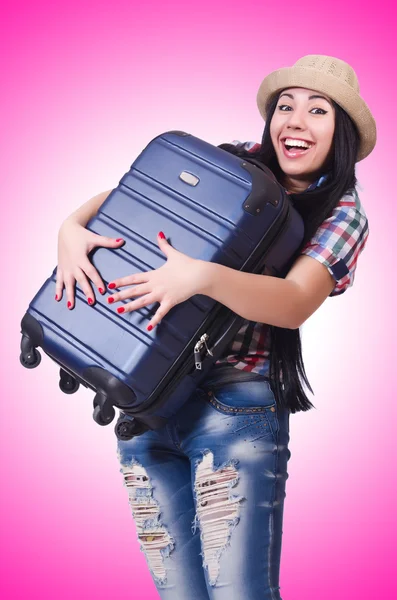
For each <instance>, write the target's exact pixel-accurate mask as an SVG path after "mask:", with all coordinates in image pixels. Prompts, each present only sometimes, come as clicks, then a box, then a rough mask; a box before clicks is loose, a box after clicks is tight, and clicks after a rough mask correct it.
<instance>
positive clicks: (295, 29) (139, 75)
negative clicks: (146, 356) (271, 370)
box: [0, 0, 397, 600]
mask: <svg viewBox="0 0 397 600" xmlns="http://www.w3.org/2000/svg"><path fill="white" fill-rule="evenodd" d="M1 13H2V14H1V19H0V21H1V23H2V32H1V37H0V45H1V57H2V67H1V69H2V73H1V87H2V92H1V133H2V135H1V137H2V142H3V144H2V151H1V165H2V178H1V187H2V192H1V202H2V232H3V233H2V236H1V244H2V253H1V256H2V282H3V292H2V295H1V303H2V307H1V312H0V314H1V332H2V345H1V366H2V371H3V377H2V396H3V398H2V415H1V425H0V427H1V438H0V440H1V458H2V465H1V466H2V493H1V512H0V514H1V521H2V525H1V529H2V531H1V555H2V556H1V562H0V565H1V571H2V573H1V587H2V592H1V596H2V598H7V599H17V598H18V599H19V598H29V599H30V598H40V599H43V600H44V599H47V598H51V599H53V598H57V599H62V600H63V599H69V598H72V597H73V598H78V599H85V600H91V599H95V600H104V599H107V600H108V599H112V598H115V597H121V596H122V597H124V598H134V599H135V598H136V599H139V600H140V599H148V600H149V599H155V598H158V594H157V591H156V589H155V586H154V584H153V582H152V579H151V577H150V574H149V571H148V569H147V567H146V561H145V558H144V555H143V554H142V553H141V552H140V551H139V544H138V541H137V538H136V531H135V525H134V523H133V521H132V517H131V514H130V508H129V505H128V501H127V493H126V490H125V489H124V488H123V486H122V477H121V474H120V473H119V465H118V462H117V458H116V438H115V436H114V432H113V425H114V423H113V424H112V425H110V426H109V427H103V428H102V427H99V426H98V425H96V424H95V423H94V421H93V420H92V416H91V414H92V398H93V394H92V393H91V392H90V391H88V390H86V389H82V390H80V391H79V392H78V393H77V394H75V395H74V396H66V395H64V394H63V393H62V392H61V391H60V390H59V388H58V369H57V367H56V365H55V363H53V362H52V361H51V360H50V359H49V358H48V357H47V356H46V355H44V356H43V359H42V363H41V365H40V366H39V368H38V369H35V370H31V371H30V370H27V369H24V368H22V366H21V365H20V363H19V353H20V320H21V318H22V316H23V315H24V313H25V311H26V309H27V307H28V304H29V301H30V300H31V298H32V297H33V295H34V294H35V293H36V291H37V289H38V288H39V287H40V286H41V285H42V282H43V281H44V280H45V279H46V278H47V277H48V276H49V275H50V273H51V271H52V269H53V268H54V267H55V265H56V260H57V233H58V228H59V226H60V224H61V221H62V220H63V219H64V218H65V217H66V216H68V215H69V214H70V213H71V212H72V211H73V210H75V209H76V208H77V207H78V206H80V205H81V204H82V203H83V202H85V201H86V200H88V198H90V197H92V196H93V195H95V194H97V193H99V192H100V191H103V190H106V189H109V188H112V187H116V186H117V184H118V181H119V179H120V178H121V176H122V175H123V174H124V173H125V172H126V171H127V170H128V169H129V167H130V165H131V163H132V162H133V160H134V159H135V157H136V156H137V154H138V153H139V152H140V150H141V149H142V148H143V147H144V146H145V145H146V144H147V143H148V141H150V139H152V138H153V137H154V136H155V135H157V134H158V133H160V132H163V131H167V130H169V129H182V130H186V131H189V132H190V133H192V134H194V135H197V136H199V137H202V138H204V139H207V140H208V141H210V142H212V143H214V144H219V143H221V142H222V141H230V140H232V139H234V138H236V139H240V140H257V141H260V138H261V133H262V130H263V126H264V123H263V121H262V118H261V116H260V114H259V112H258V110H257V107H256V92H257V89H258V87H259V84H260V82H261V81H262V79H263V77H264V76H265V75H266V74H267V73H269V72H270V71H272V70H274V69H277V68H280V67H283V66H289V65H291V64H293V63H294V62H295V61H296V60H297V59H298V58H299V57H300V56H303V55H305V54H313V53H316V54H329V55H333V56H337V57H339V58H342V59H344V60H346V61H347V62H349V63H350V64H352V66H353V68H354V69H355V70H356V73H357V75H358V77H359V82H360V88H361V93H362V95H363V97H364V99H365V100H366V102H367V103H368V105H369V106H370V108H371V110H372V111H373V114H374V116H375V119H376V121H377V127H378V143H377V146H376V148H375V150H374V152H373V153H372V154H371V155H370V156H369V157H368V158H367V159H365V160H364V161H363V162H362V163H359V164H358V166H357V176H358V179H359V184H360V190H361V191H360V196H361V200H362V202H363V205H364V207H365V210H366V212H367V215H368V218H369V223H370V237H369V241H368V244H367V246H366V249H365V251H364V252H363V254H362V256H361V258H360V260H359V266H358V269H357V275H356V281H355V284H354V286H353V288H351V289H350V290H348V292H347V293H346V294H344V295H343V296H340V297H338V298H333V299H328V300H327V301H326V302H325V303H324V304H323V305H322V306H321V307H320V309H319V310H318V311H317V312H316V314H315V315H313V316H312V317H311V319H310V320H309V321H308V322H306V323H305V325H304V326H303V329H302V337H303V344H304V358H305V365H306V369H307V373H308V376H309V380H310V382H311V384H312V386H313V389H314V392H315V396H314V398H312V401H313V402H314V404H315V405H316V410H311V411H309V412H308V413H300V414H296V415H293V416H292V417H291V444H290V449H291V452H292V457H291V460H290V462H289V473H290V477H289V480H288V482H287V498H286V504H285V519H284V536H283V557H282V565H281V592H282V596H283V599H284V600H302V599H305V600H309V599H310V600H336V599H337V600H350V599H352V598H359V599H360V600H377V599H378V598H379V599H380V598H391V597H396V596H395V594H396V593H397V589H396V588H397V586H396V578H395V539H396V526H395V525H396V512H395V503H396V495H395V483H394V479H395V459H396V453H395V431H396V427H395V422H396V418H397V408H396V404H395V402H394V399H395V395H396V394H395V389H396V372H397V369H396V365H395V360H396V356H397V353H396V344H395V340H396V333H397V332H396V319H395V305H396V300H395V292H396V285H395V255H396V249H397V247H396V233H395V223H394V221H395V219H396V218H397V211H396V204H395V193H394V192H392V191H391V187H392V186H393V187H394V182H393V181H391V180H390V173H391V175H392V177H393V174H394V172H395V171H393V170H392V169H393V167H394V160H395V159H394V157H395V141H396V137H397V129H396V114H395V113H396V108H395V106H396V101H395V94H396V87H395V81H396V79H395V35H394V32H395V26H396V19H395V16H394V14H395V13H394V10H393V8H392V2H386V1H380V2H376V3H374V4H370V3H364V4H363V3H362V2H357V1H353V2H352V1H350V2H349V3H347V2H345V1H343V2H341V1H340V0H336V1H333V2H332V3H331V2H325V3H324V2H322V3H321V2H312V1H310V2H308V1H307V0H306V1H301V2H299V3H293V4H286V3H276V2H274V3H266V4H265V3H264V2H263V1H261V2H247V3H243V2H230V1H229V2H224V1H223V2H216V3H213V2H208V1H207V0H205V1H202V2H201V3H200V5H199V4H198V3H191V4H189V3H187V2H169V1H168V2H166V3H163V2H145V3H134V2H131V1H129V2H127V1H123V2H121V1H118V2H112V3H110V2H102V1H98V0H96V1H95V2H94V1H92V2H83V3H82V2H73V1H69V2H68V3H66V2H58V3H57V4H56V5H55V3H53V2H43V1H38V2H22V1H17V2H16V1H13V2H11V1H8V2H3V3H2V9H1ZM393 55H394V56H393ZM65 299H66V295H65V294H64V300H65ZM186 600H190V599H186ZM242 600H243V599H242Z"/></svg>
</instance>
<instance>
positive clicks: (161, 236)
mask: <svg viewBox="0 0 397 600" xmlns="http://www.w3.org/2000/svg"><path fill="white" fill-rule="evenodd" d="M159 238H161V239H162V240H164V239H165V235H164V233H163V232H162V231H160V233H159Z"/></svg>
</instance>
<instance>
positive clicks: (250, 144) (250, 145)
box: [227, 140, 261, 152]
mask: <svg viewBox="0 0 397 600" xmlns="http://www.w3.org/2000/svg"><path fill="white" fill-rule="evenodd" d="M227 143H228V144H231V145H232V146H236V147H237V148H238V149H239V150H247V152H256V151H257V150H259V148H260V147H261V144H259V143H258V142H254V141H252V140H248V141H246V142H242V141H241V140H232V141H231V142H227Z"/></svg>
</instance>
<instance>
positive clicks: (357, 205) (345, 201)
mask: <svg viewBox="0 0 397 600" xmlns="http://www.w3.org/2000/svg"><path fill="white" fill-rule="evenodd" d="M333 213H334V214H335V213H336V214H338V213H346V214H349V215H350V217H354V216H356V218H358V219H359V220H361V221H368V218H367V213H366V212H365V209H364V206H363V203H362V202H361V199H360V196H359V194H358V192H357V189H356V188H354V189H353V190H351V191H349V192H346V194H344V195H343V196H342V198H341V199H340V200H339V202H338V204H337V205H336V207H335V208H334V211H333Z"/></svg>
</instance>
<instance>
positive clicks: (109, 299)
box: [108, 296, 114, 304]
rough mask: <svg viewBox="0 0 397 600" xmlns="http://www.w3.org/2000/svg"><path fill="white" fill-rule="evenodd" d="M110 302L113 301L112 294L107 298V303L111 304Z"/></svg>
mask: <svg viewBox="0 0 397 600" xmlns="http://www.w3.org/2000/svg"><path fill="white" fill-rule="evenodd" d="M112 302H114V298H112V296H109V298H108V303H109V304H112Z"/></svg>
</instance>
